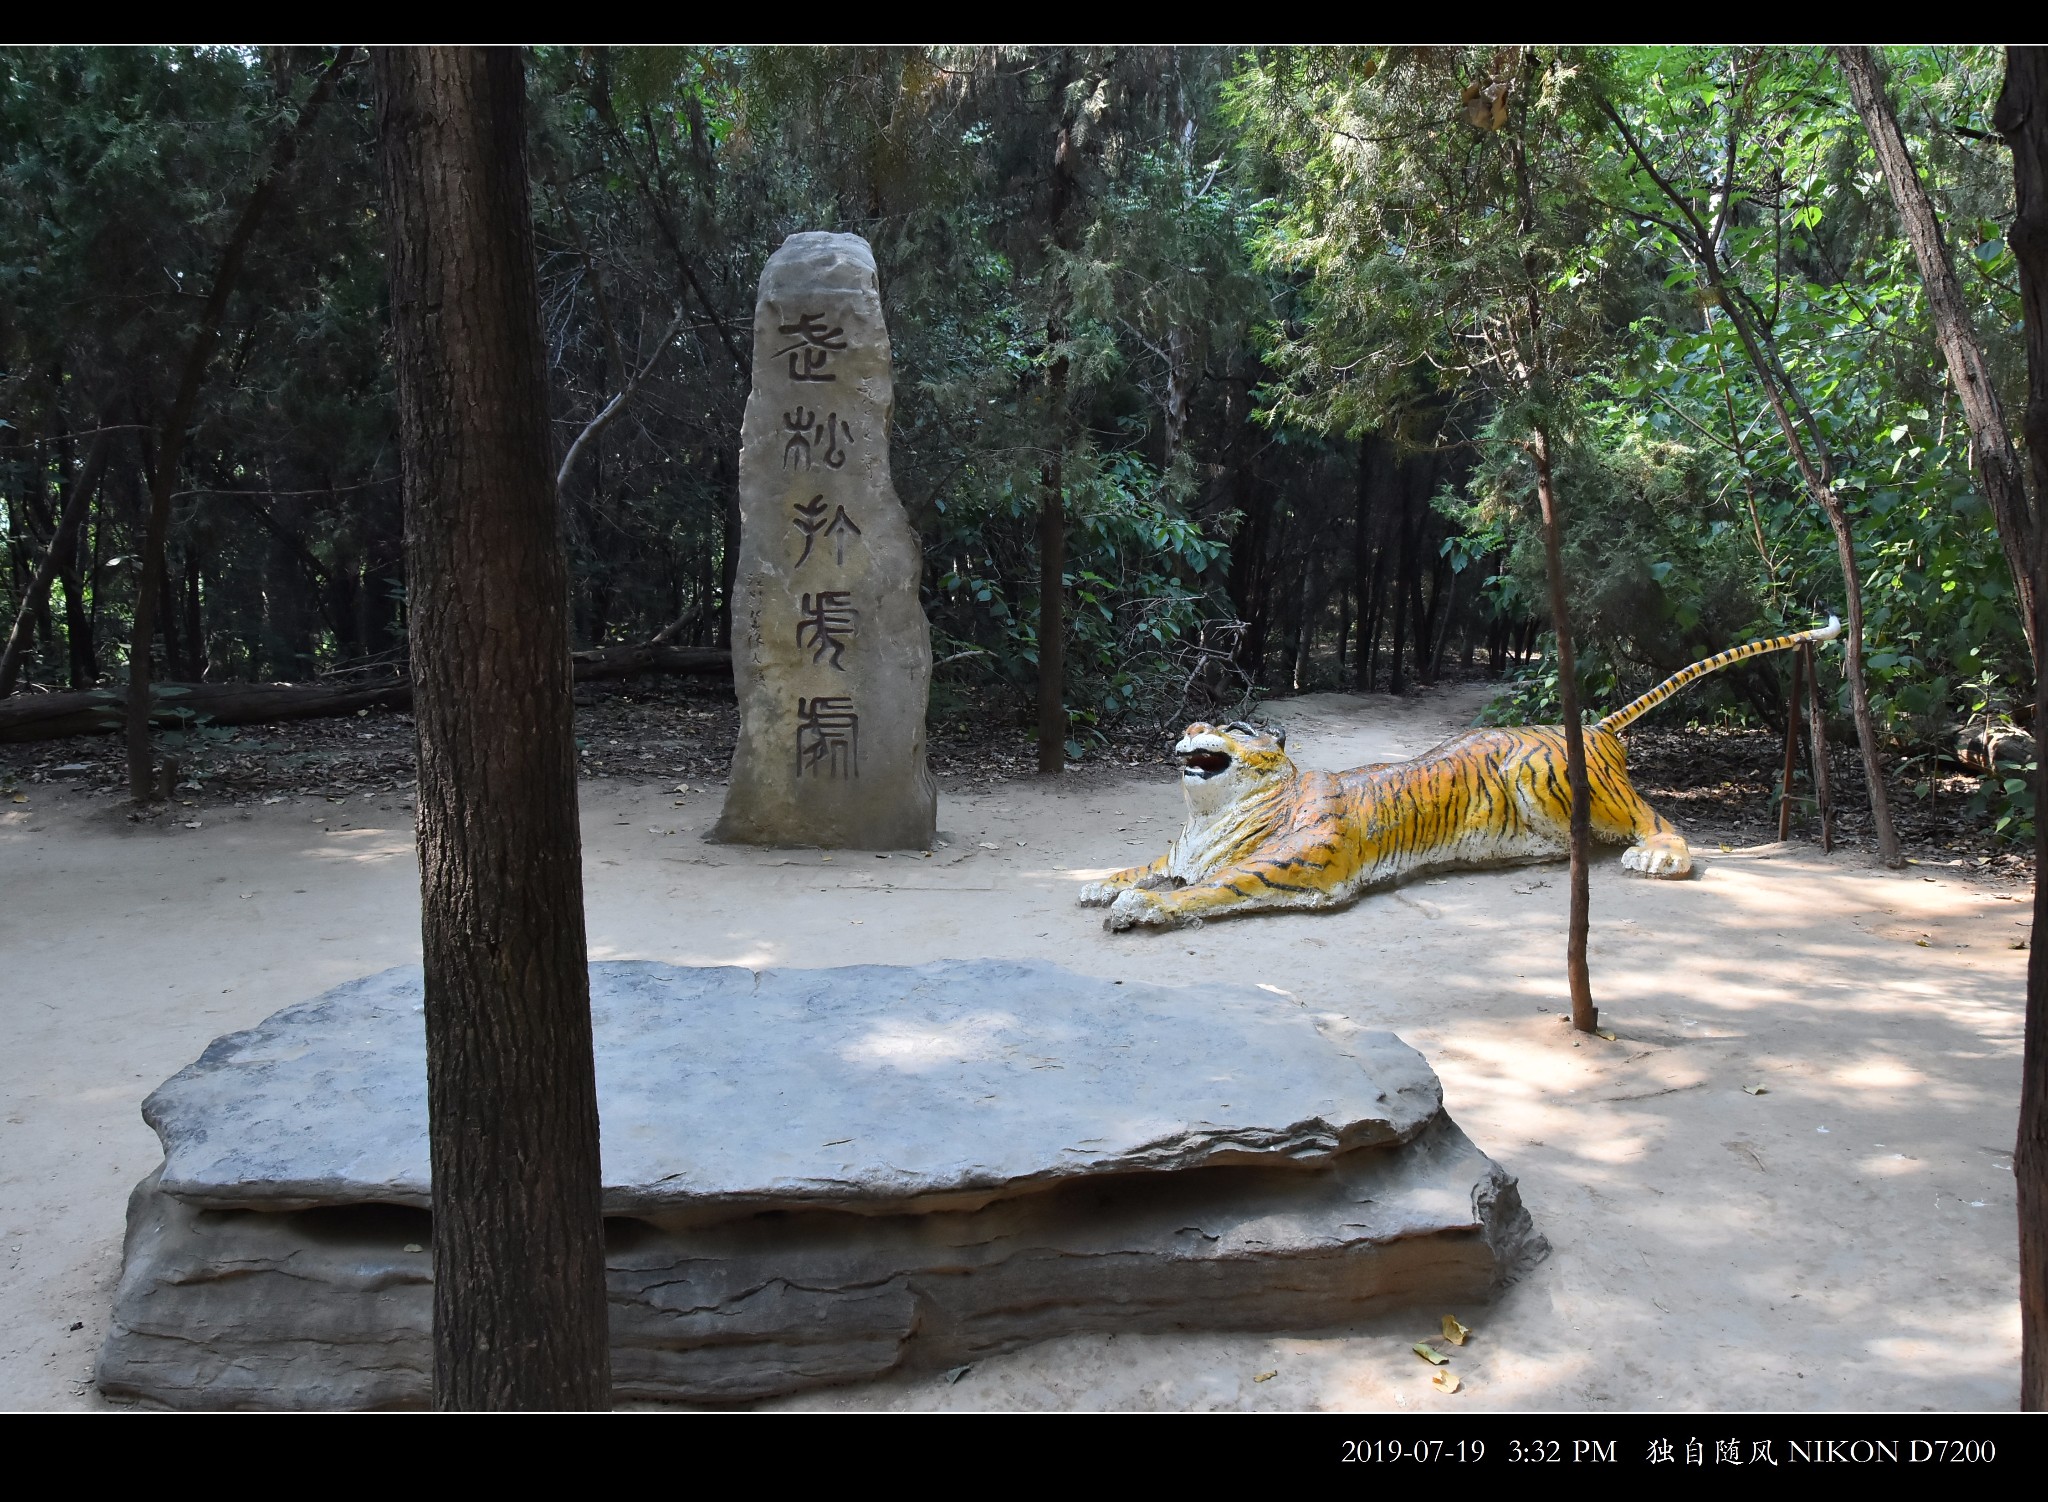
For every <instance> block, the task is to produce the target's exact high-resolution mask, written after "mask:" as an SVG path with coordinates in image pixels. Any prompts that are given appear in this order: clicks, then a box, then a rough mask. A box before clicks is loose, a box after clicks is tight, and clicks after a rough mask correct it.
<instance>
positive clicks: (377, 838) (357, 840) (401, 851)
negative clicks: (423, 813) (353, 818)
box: [299, 829, 413, 862]
mask: <svg viewBox="0 0 2048 1502" xmlns="http://www.w3.org/2000/svg"><path fill="white" fill-rule="evenodd" d="M344 841H346V842H348V843H346V844H344V843H343V842H344ZM412 853H413V839H412V834H411V832H410V831H408V832H407V833H405V834H404V835H402V836H401V835H398V834H395V833H393V832H392V831H391V830H388V829H337V830H335V831H334V832H333V833H332V834H330V835H328V837H327V843H326V844H323V845H308V846H306V847H304V848H303V849H301V850H300V851H299V854H301V855H309V856H311V857H312V858H313V859H314V860H324V861H337V860H339V861H355V862H364V861H385V860H390V859H391V858H392V857H393V856H398V855H411V854H412Z"/></svg>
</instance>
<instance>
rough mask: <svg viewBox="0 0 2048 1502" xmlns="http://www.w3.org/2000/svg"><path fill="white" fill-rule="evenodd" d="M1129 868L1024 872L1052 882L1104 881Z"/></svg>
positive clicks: (1057, 869) (1064, 868)
mask: <svg viewBox="0 0 2048 1502" xmlns="http://www.w3.org/2000/svg"><path fill="white" fill-rule="evenodd" d="M1130 869H1131V868H1130V867H1129V866H1060V867H1056V868H1054V869H1052V870H1047V871H1026V872H1024V873H1023V874H1024V875H1026V876H1031V877H1039V878H1042V879H1050V880H1053V881H1106V880H1107V879H1108V878H1110V877H1112V876H1114V875H1116V873H1117V872H1119V871H1128V870H1130Z"/></svg>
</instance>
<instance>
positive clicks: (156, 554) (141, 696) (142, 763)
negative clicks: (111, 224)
mask: <svg viewBox="0 0 2048 1502" xmlns="http://www.w3.org/2000/svg"><path fill="white" fill-rule="evenodd" d="M349 50H351V49H344V50H343V51H341V52H337V53H336V54H335V55H334V57H333V58H332V59H331V60H330V61H329V62H328V64H327V67H326V69H325V70H324V71H323V72H322V73H321V75H320V81H319V82H318V83H317V84H315V85H314V87H313V92H312V94H311V95H310V96H309V97H308V98H307V100H306V103H305V107H304V108H302V109H301V110H300V111H299V113H298V118H297V119H295V120H294V121H292V123H291V124H290V125H288V126H286V127H285V129H284V131H283V133H282V134H280V135H279V137H278V139H277V144H276V145H275V146H274V147H272V148H271V152H270V156H269V158H268V159H267V160H266V161H265V163H264V165H263V169H262V171H261V172H260V173H259V174H258V175H257V178H256V184H255V186H254V187H253V188H251V189H250V191H249V198H248V201H247V202H246V203H244V204H243V205H242V212H241V216H240V217H239V218H237V219H236V221H235V225H234V228H233V229H232V230H230V231H229V232H228V238H227V242H226V243H225V244H224V245H222V246H221V250H220V255H219V256H218V257H217V258H216V259H215V261H214V267H213V281H212V284H211V285H210V286H209V287H208V288H207V292H206V302H205V303H204V305H203V306H202V307H201V309H200V313H199V323H198V327H197V328H196V329H195V330H194V331H193V334H192V343H191V344H190V345H188V346H187V347H186V350H185V360H184V366H183V368H182V369H181V370H180V372H179V375H178V387H177V394H176V395H175V396H174V397H173V398H172V399H171V409H170V411H169V413H168V414H167V415H166V416H165V418H164V422H163V428H162V430H161V433H160V435H159V439H158V442H157V445H156V455H155V460H154V462H153V463H152V465H151V466H150V477H149V514H148V518H147V520H146V521H145V523H144V526H143V542H142V571H141V573H140V574H139V575H138V576H137V579H136V583H135V617H134V619H133V621H132V622H130V626H129V632H128V703H129V708H130V714H129V722H128V792H129V795H130V796H131V797H133V798H134V799H135V801H136V802H137V803H146V802H148V801H149V800H150V799H151V798H153V797H155V796H156V794H157V779H156V777H155V776H154V774H153V772H152V770H151V767H150V755H149V677H150V662H149V658H150V647H151V643H152V642H153V641H154V640H155V639H156V628H157V611H158V606H159V603H160V599H159V594H160V591H161V589H162V582H163V576H164V543H165V539H166V537H167V535H168V534H169V532H170V528H171V492H172V490H173V489H174V488H175V487H176V485H177V483H178V466H179V465H180V464H182V463H183V462H184V457H185V430H186V429H187V428H188V427H190V426H191V424H192V412H193V409H194V408H195V407H196V406H197V405H198V402H199V387H200V384H201V383H202V382H203V381H204V380H205V378H206V367H207V365H208V364H210V363H211V362H212V360H213V351H214V347H215V346H216V345H217V344H219V343H220V325H221V320H222V318H223V317H225V316H226V313H227V307H228V297H229V295H230V294H232V293H233V292H234V290H235V283H236V282H237V281H238V280H240V278H241V274H242V258H243V257H244V256H245V255H247V254H248V251H249V242H250V241H252V240H253V239H255V238H256V228H257V226H258V225H259V224H261V223H262V222H263V216H264V214H265V212H266V211H267V210H268V209H269V208H270V204H271V201H272V200H273V199H275V198H276V197H277V191H278V189H279V188H280V187H281V186H282V185H283V182H284V173H285V169H286V168H288V167H289V166H291V164H292V159H293V158H294V157H296V156H297V155H298V153H299V147H300V145H301V144H302V143H303V142H304V141H305V138H306V135H307V133H308V132H309V131H311V130H312V128H313V122H314V120H315V119H317V118H318V117H319V114H320V107H321V106H322V105H323V104H325V103H326V102H327V98H328V96H329V95H330V94H332V93H333V92H334V83H335V80H336V79H337V78H339V77H340V75H341V69H342V66H343V63H344V59H345V58H346V57H347V55H348V51H349Z"/></svg>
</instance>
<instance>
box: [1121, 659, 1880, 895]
mask: <svg viewBox="0 0 2048 1502" xmlns="http://www.w3.org/2000/svg"><path fill="white" fill-rule="evenodd" d="M1839 630H1840V627H1839V625H1837V624H1836V623H1835V622H1834V621H1833V620H1832V619H1831V620H1830V622H1829V624H1828V626H1826V627H1823V628H1821V629H1820V630H1818V631H1809V632H1802V633H1800V634H1799V635H1796V636H1783V637H1772V638H1769V639H1768V640H1765V641H1760V642H1750V643H1748V644H1747V645H1746V646H1743V647H1738V648H1734V649H1731V650H1730V651H1727V652H1723V653H1720V654H1718V655H1717V656H1715V657H1710V658H1708V659H1707V660H1706V661H1705V662H1699V663H1694V664H1693V665H1692V666H1691V667H1689V668H1687V669H1685V671H1684V672H1682V673H1678V674H1675V675H1674V676H1673V677H1671V678H1669V679H1667V680H1666V681H1665V682H1664V683H1662V684H1659V685H1658V686H1657V687H1656V688H1655V689H1652V690H1651V691H1650V692H1649V693H1647V694H1645V695H1643V697H1642V698H1640V699H1637V700H1636V701H1634V702H1633V703H1631V704H1629V705H1628V706H1627V707H1626V708H1624V709H1622V710H1620V711H1618V712H1616V713H1615V714H1612V715H1609V716H1608V717H1607V718H1606V719H1605V720H1602V721H1601V722H1600V723H1599V724H1598V725H1590V726H1588V727H1586V731H1585V750H1586V779H1587V784H1588V787H1589V790H1590V792H1591V794H1592V831H1593V835H1594V837H1595V838H1596V839H1601V840H1605V841H1608V842H1610V843H1617V844H1626V845H1628V847H1629V848H1628V849H1627V850H1626V851H1625V852H1624V853H1623V855H1622V858H1621V859H1622V864H1623V865H1624V866H1626V867H1627V868H1629V869H1630V870H1634V871H1640V872H1642V873H1643V874H1644V875H1646V876H1662V877H1679V876H1684V875H1686V874H1687V873H1688V872H1690V871H1691V869H1692V852H1691V850H1690V849H1689V848H1688V847H1687V845H1686V842H1685V837H1684V836H1683V835H1681V834H1679V832H1678V831H1677V830H1676V829H1675V828H1673V827H1672V825H1671V822H1670V821H1669V820H1668V819H1666V818H1664V816H1663V815H1661V814H1659V813H1658V812H1657V811H1656V810H1655V809H1653V808H1651V807H1650V806H1649V804H1647V803H1645V802H1644V801H1643V800H1642V799H1641V798H1640V797H1639V796H1638V795H1637V794H1636V791H1635V789H1634V788H1633V787H1632V786H1630V784H1629V780H1628V758H1627V753H1626V752H1625V751H1624V750H1623V749H1622V744H1621V739H1620V736H1619V735H1618V733H1617V732H1618V731H1620V730H1621V729H1623V728H1624V727H1626V726H1627V725H1628V724H1629V723H1631V722H1632V721H1634V720H1635V719H1636V718H1638V717H1639V716H1641V715H1642V714H1644V713H1645V712H1647V711H1648V710H1650V709H1652V708H1654V707H1655V706H1656V705H1658V704H1661V703H1662V702H1663V701H1664V700H1665V699H1667V698H1669V697H1670V696H1671V695H1672V694H1674V693H1676V692H1677V691H1678V690H1679V689H1681V688H1683V687H1684V686H1685V685H1686V684H1688V683H1690V682H1692V681H1693V680H1694V679H1696V678H1699V677H1702V676H1704V675H1705V674H1707V673H1710V672H1714V671H1716V670H1717V669H1719V668H1723V667H1726V666H1728V664H1730V663H1732V662H1738V661H1741V660H1742V659H1743V658H1745V657H1754V656H1758V655H1761V654H1762V653H1765V652H1775V651H1783V650H1785V649H1786V648H1788V647H1794V646H1797V645H1798V644H1799V643H1800V642H1801V641H1804V640H1816V641H1826V640H1828V639H1829V638H1830V637H1832V636H1833V635H1835V634H1836V633H1837V632H1838V631H1839ZM1286 745H1287V741H1286V736H1285V734H1284V733H1281V732H1277V731H1267V730H1262V729H1260V728H1259V727H1256V726H1253V725H1248V724H1244V723H1241V722H1240V723H1237V724H1231V725H1225V726H1221V727H1218V726H1212V725H1207V724H1194V725H1190V726H1188V727H1187V730H1186V732H1185V733H1184V734H1183V735H1182V737H1181V740H1180V742H1179V743H1178V745H1176V746H1175V748H1174V749H1175V750H1176V752H1178V753H1179V755H1180V756H1181V758H1182V770H1181V787H1182V790H1183V792H1184V793H1185V794H1186V797H1187V802H1188V822H1187V824H1186V826H1185V827H1184V828H1183V829H1182V830H1181V833H1180V837H1179V838H1178V839H1176V840H1175V841H1174V842H1173V844H1172V845H1171V846H1169V847H1168V849H1167V851H1166V853H1165V854H1164V855H1162V856H1160V857H1159V859H1158V860H1155V861H1153V862H1152V863H1151V864H1150V865H1148V866H1138V867H1134V868H1133V869H1131V870H1128V871H1120V872H1118V873H1117V874H1116V875H1114V876H1112V877H1110V878H1109V879H1108V880H1106V881H1101V882H1096V883H1093V884H1091V885H1089V886H1087V887H1085V888H1083V889H1082V892H1081V902H1082V904H1083V905H1084V906H1091V907H1107V908H1108V909H1109V915H1108V917H1107V918H1106V919H1105V920H1104V924H1105V926H1106V927H1108V928H1111V929H1125V928H1132V927H1160V928H1176V927H1180V926H1182V925H1184V924H1189V923H1199V922H1201V921H1202V920H1204V919H1206V918H1215V917H1225V916H1230V915H1234V914H1236V913H1242V912H1256V911H1261V910H1265V909H1271V908H1326V907H1335V906H1337V905H1339V904H1341V903H1345V902H1348V901H1350V900H1351V899H1352V898H1354V897H1356V896H1357V895H1358V894H1359V893H1361V892H1363V891H1366V890H1368V889H1370V888H1373V887H1378V886H1386V885H1389V884H1391V883H1394V882H1397V881H1400V880H1401V879H1403V878H1404V877H1409V876H1413V875H1416V874H1418V873H1420V872H1424V871H1431V870H1439V869H1443V868H1445V867H1452V866H1497V865H1510V864H1516V863H1521V862H1527V861H1541V860H1554V859H1557V858H1558V857H1560V856H1563V855H1566V854H1568V853H1569V850H1570V841H1571V790H1570V787H1569V784H1568V782H1567V779H1566V773H1565V765H1566V760H1565V737H1564V730H1563V728H1562V727H1559V726H1534V727H1528V728H1522V729H1513V730H1473V731H1467V732H1466V733H1464V734H1462V735H1457V736H1453V737H1452V738H1451V739H1449V740H1447V741H1444V742H1443V743H1442V744H1441V745H1438V746H1435V747H1432V748H1431V749H1430V750H1428V751H1425V752H1423V753H1422V754H1421V755H1420V756H1417V757H1413V758H1411V759H1410V760H1408V761H1398V762H1380V763H1376V764H1374V765H1372V766H1366V767H1358V768H1356V769H1354V770H1352V771H1349V772H1318V771H1302V770H1301V769H1300V768H1298V767H1296V766H1295V765H1294V763H1293V762H1292V761H1290V760H1289V759H1288V757H1287V752H1286Z"/></svg>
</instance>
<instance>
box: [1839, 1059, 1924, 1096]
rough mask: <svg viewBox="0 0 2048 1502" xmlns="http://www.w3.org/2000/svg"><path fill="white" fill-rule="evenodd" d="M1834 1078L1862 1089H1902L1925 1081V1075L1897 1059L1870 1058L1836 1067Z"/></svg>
mask: <svg viewBox="0 0 2048 1502" xmlns="http://www.w3.org/2000/svg"><path fill="white" fill-rule="evenodd" d="M1835 1079H1836V1080H1837V1081H1839V1082H1840V1083H1842V1084H1844V1085H1848V1086H1851V1087H1852V1088H1855V1089H1862V1090H1903V1089H1906V1088H1908V1087H1910V1086H1913V1085H1924V1084H1926V1083H1927V1076H1926V1075H1924V1074H1922V1073H1921V1072H1920V1071H1919V1070H1917V1069H1915V1068H1913V1066H1912V1065H1910V1064H1902V1063H1900V1062H1899V1061H1898V1060H1897V1059H1870V1060H1867V1061H1865V1062H1864V1063H1861V1064H1851V1065H1849V1066H1848V1067H1847V1068H1846V1069H1837V1070H1836V1071H1835Z"/></svg>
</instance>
